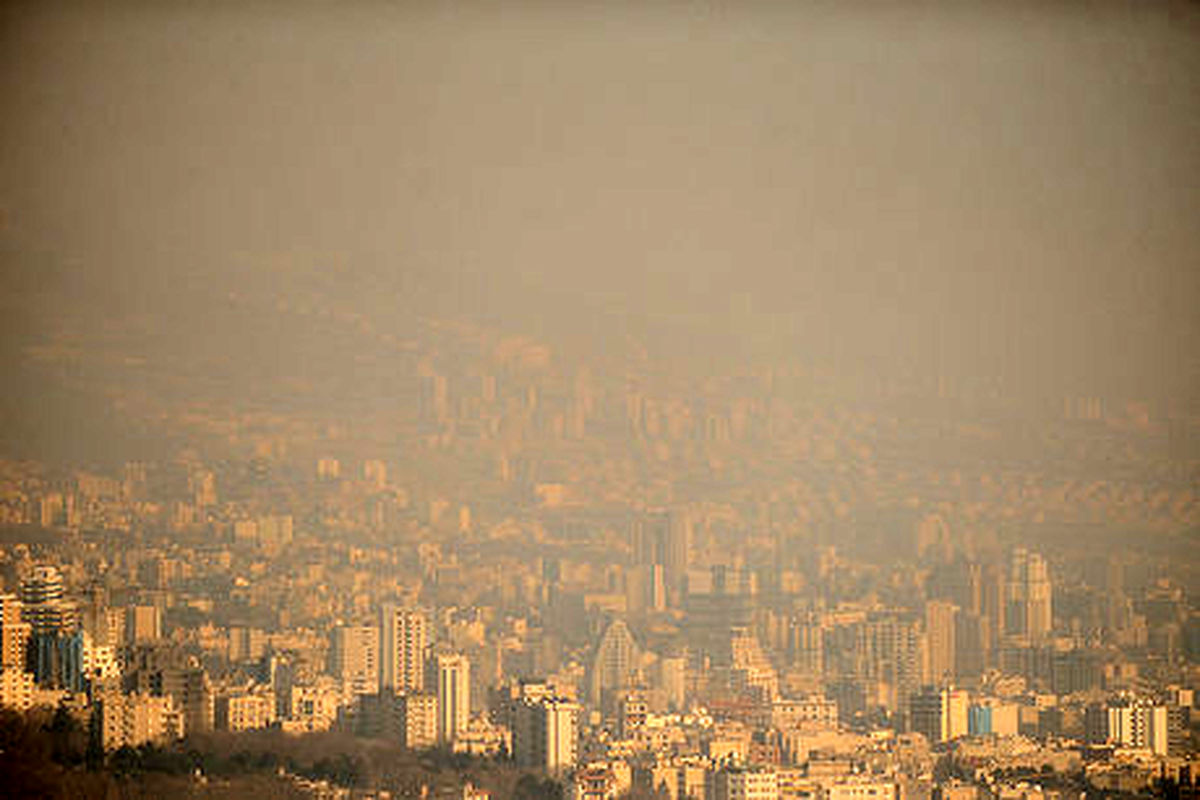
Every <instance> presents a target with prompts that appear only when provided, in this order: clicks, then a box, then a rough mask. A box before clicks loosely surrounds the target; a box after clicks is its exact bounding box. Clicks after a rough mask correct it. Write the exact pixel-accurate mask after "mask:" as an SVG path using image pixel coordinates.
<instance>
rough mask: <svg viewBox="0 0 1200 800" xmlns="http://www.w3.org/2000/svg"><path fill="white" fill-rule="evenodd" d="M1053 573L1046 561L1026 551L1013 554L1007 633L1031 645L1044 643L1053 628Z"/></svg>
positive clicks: (1022, 549)
mask: <svg viewBox="0 0 1200 800" xmlns="http://www.w3.org/2000/svg"><path fill="white" fill-rule="evenodd" d="M1052 618H1053V617H1052V608H1051V586H1050V571H1049V569H1048V568H1047V567H1046V560H1045V559H1044V558H1042V557H1041V556H1040V555H1038V554H1037V553H1031V552H1029V551H1028V550H1026V549H1025V548H1023V547H1018V548H1016V549H1014V550H1013V553H1012V561H1011V563H1010V565H1009V575H1008V591H1007V597H1006V603H1005V628H1006V630H1007V632H1009V633H1013V634H1016V635H1019V636H1025V637H1027V638H1028V639H1029V640H1031V641H1037V640H1040V639H1044V638H1045V637H1046V636H1047V635H1049V633H1050V629H1051V627H1052Z"/></svg>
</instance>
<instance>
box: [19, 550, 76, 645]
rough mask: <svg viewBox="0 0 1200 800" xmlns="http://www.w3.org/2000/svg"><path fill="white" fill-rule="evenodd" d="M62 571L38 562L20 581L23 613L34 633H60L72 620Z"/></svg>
mask: <svg viewBox="0 0 1200 800" xmlns="http://www.w3.org/2000/svg"><path fill="white" fill-rule="evenodd" d="M65 596H66V595H65V590H64V588H63V580H62V575H61V574H60V573H59V571H58V568H57V567H53V566H41V567H37V568H35V569H34V571H33V574H32V575H30V576H29V577H28V578H26V579H25V580H23V581H21V603H22V605H23V617H24V620H25V622H28V623H29V625H30V628H31V632H32V633H33V634H35V635H37V634H43V633H54V634H57V633H60V632H62V631H63V629H64V628H67V627H68V626H69V624H70V622H71V613H70V611H71V609H70V608H69V606H68V605H67V602H66V599H65Z"/></svg>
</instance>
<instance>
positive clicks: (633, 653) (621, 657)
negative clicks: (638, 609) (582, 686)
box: [591, 619, 638, 705]
mask: <svg viewBox="0 0 1200 800" xmlns="http://www.w3.org/2000/svg"><path fill="white" fill-rule="evenodd" d="M637 665H638V648H637V643H636V642H635V641H634V639H633V634H632V633H630V632H629V627H628V626H627V625H626V624H625V623H624V621H622V620H619V619H618V620H614V621H613V622H612V624H610V625H609V626H608V628H607V629H606V630H605V631H604V635H603V636H602V637H600V643H599V644H598V645H597V646H596V652H595V655H594V657H593V658H592V673H591V698H592V702H593V703H594V704H597V705H599V704H600V703H601V702H602V701H603V699H604V698H605V696H606V693H610V692H614V691H621V690H624V689H628V688H630V687H631V686H632V685H633V684H634V682H635V670H636V669H637Z"/></svg>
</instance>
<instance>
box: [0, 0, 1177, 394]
mask: <svg viewBox="0 0 1200 800" xmlns="http://www.w3.org/2000/svg"><path fill="white" fill-rule="evenodd" d="M280 11H281V9H280V8H278V7H276V6H274V5H272V4H268V3H252V4H249V5H248V6H245V7H242V6H228V5H222V4H198V5H187V4H181V3H167V4H137V3H130V4H117V5H115V6H111V7H109V6H106V7H105V8H104V9H100V8H98V7H94V6H91V5H89V4H79V5H69V4H59V3H36V4H12V5H10V6H9V7H8V8H6V10H5V12H4V14H5V16H4V22H3V37H4V46H3V48H2V51H3V55H0V59H3V63H4V64H5V69H4V70H3V76H2V77H0V81H3V84H2V89H0V93H2V96H3V103H4V109H3V115H2V116H3V121H2V122H0V126H2V127H0V131H2V136H3V140H4V142H5V147H4V149H3V151H0V186H2V187H3V188H2V189H0V211H2V218H3V225H2V226H0V244H2V246H3V247H2V252H3V258H4V267H3V269H4V274H5V276H6V285H7V286H8V289H9V291H7V292H6V293H5V294H6V301H5V319H6V322H5V323H4V328H3V338H4V340H5V342H6V346H5V347H4V351H5V360H6V362H7V364H8V365H9V366H10V367H11V366H12V365H13V364H14V363H16V362H21V361H23V360H24V359H26V358H27V356H28V352H29V348H31V347H36V346H39V345H44V344H46V342H47V340H48V339H50V338H52V337H53V336H54V335H57V334H59V333H61V331H62V330H63V329H64V328H65V329H69V330H70V331H72V332H73V334H74V335H75V336H77V337H79V341H83V342H90V341H96V340H98V338H103V336H106V335H109V334H111V333H112V332H113V330H115V329H121V328H122V326H126V328H127V330H126V333H128V332H129V330H130V328H129V326H134V328H132V329H136V330H137V331H139V333H138V336H142V337H144V340H145V341H147V342H149V341H151V340H156V341H158V342H159V344H158V345H156V346H157V347H160V348H161V350H162V353H161V355H162V357H164V358H176V359H179V360H187V358H188V354H189V353H190V352H191V349H190V348H191V344H189V342H191V341H193V340H194V338H195V336H196V335H198V334H197V333H196V331H201V330H203V329H204V327H205V324H206V320H209V319H213V318H218V317H220V315H221V314H222V313H224V312H223V311H222V309H223V308H224V304H226V302H227V298H228V297H229V296H230V293H240V294H241V295H251V296H256V297H258V298H259V299H260V300H261V299H263V298H267V297H270V298H276V299H281V300H283V301H284V302H286V301H287V299H288V298H297V297H302V296H305V293H311V292H314V291H315V292H318V293H319V294H321V295H322V296H323V297H324V298H325V299H326V300H327V301H328V303H329V304H331V306H333V307H337V308H341V309H362V310H363V311H364V312H365V313H368V314H369V315H370V316H371V318H372V320H373V322H374V323H376V324H382V325H383V326H385V327H389V328H394V329H395V330H397V331H402V330H404V329H405V328H406V326H408V325H410V324H411V321H412V318H413V317H414V316H416V315H424V316H444V317H458V318H466V319H476V320H483V321H486V322H489V323H494V324H497V325H500V326H502V327H504V328H506V329H508V330H512V331H516V332H526V333H532V334H534V335H539V336H542V337H543V338H545V339H546V340H547V341H549V342H550V343H551V344H554V345H555V346H559V345H562V346H579V347H583V348H584V349H587V350H589V351H591V352H613V351H614V350H619V349H620V348H623V347H624V346H625V342H626V341H627V340H628V339H635V340H637V341H638V343H639V346H644V347H645V348H647V350H648V351H649V352H650V353H651V355H653V356H655V357H657V358H661V359H664V360H666V361H668V362H670V361H675V362H679V360H680V359H683V358H685V357H693V356H695V352H696V351H700V352H701V353H702V358H701V367H700V369H703V364H704V363H714V364H715V363H719V364H722V365H734V366H736V365H738V364H747V363H754V362H770V361H772V360H779V359H782V358H796V359H801V360H810V361H813V362H818V363H825V364H832V365H833V366H834V367H835V368H837V369H842V370H846V371H851V372H853V371H862V370H867V371H871V370H878V371H882V372H887V371H890V370H897V371H905V370H910V371H911V370H915V371H916V372H918V373H920V374H927V375H939V374H945V375H950V376H956V375H957V376H968V377H980V376H982V377H999V378H1002V379H1004V380H1005V382H1006V383H1007V385H1008V386H1009V387H1010V388H1012V389H1014V390H1018V391H1031V392H1037V393H1042V394H1046V395H1050V396H1053V395H1055V394H1073V393H1083V394H1104V393H1112V394H1115V395H1121V396H1128V397H1145V398H1148V399H1152V400H1155V401H1160V400H1163V399H1171V400H1172V401H1174V403H1176V404H1178V405H1181V406H1182V407H1194V406H1195V404H1196V402H1197V400H1198V398H1200V395H1198V394H1197V384H1198V382H1200V381H1198V375H1200V351H1198V349H1197V341H1200V337H1198V334H1200V324H1198V317H1200V315H1197V314H1196V312H1195V307H1196V298H1197V297H1200V270H1198V269H1196V267H1197V263H1196V258H1197V252H1198V248H1197V243H1198V242H1197V238H1198V236H1200V233H1198V228H1197V226H1196V224H1195V220H1196V219H1198V218H1200V213H1198V212H1200V203H1198V202H1197V200H1198V192H1200V181H1198V180H1197V178H1198V177H1200V145H1198V144H1197V142H1200V136H1197V135H1196V134H1197V132H1198V131H1200V102H1198V101H1197V98H1198V97H1200V86H1198V85H1197V84H1198V83H1200V47H1197V46H1196V44H1197V41H1198V39H1200V36H1198V34H1200V14H1198V13H1197V9H1196V7H1195V5H1194V4H1191V5H1182V4H1152V5H1137V4H1097V5H1089V6H1078V7H1064V6H1053V7H1051V6H1044V5H1037V4H1016V5H1006V6H1004V7H985V6H976V5H968V6H949V5H942V6H938V5H934V4H914V5H905V6H903V7H899V6H897V7H891V6H880V5H868V4H846V5H822V4H812V5H804V6H800V5H796V6H791V5H786V4H772V3H751V4H740V5H738V6H737V7H731V8H701V7H695V6H690V5H685V4H675V3H664V4H660V5H654V6H653V7H648V8H647V7H640V6H635V5H634V4H618V5H606V6H604V7H601V6H592V5H584V4H578V5H571V6H569V7H559V6H555V5H552V4H539V3H528V4H520V5H506V6H505V7H504V8H503V10H501V9H500V8H493V7H484V6H468V5H465V4H464V5H458V4H449V5H438V4H425V3H412V4H400V5H397V6H389V5H387V4H383V3H368V4H353V5H344V6H343V5H340V4H334V3H300V4H292V5H290V6H288V9H287V13H280ZM136 326H141V327H140V328H137V327H136ZM280 330H281V328H279V326H278V325H274V324H273V323H272V324H267V323H266V322H261V321H260V322H254V323H253V324H248V325H247V326H245V327H242V328H238V329H236V330H233V329H230V330H228V331H223V330H221V329H219V328H218V329H215V330H213V331H212V332H211V336H213V337H217V338H218V339H219V337H221V336H222V335H224V334H226V333H227V334H228V335H229V336H231V337H232V340H231V341H230V342H227V343H224V344H221V343H220V342H218V343H217V346H218V347H226V348H227V349H230V350H233V349H238V347H239V343H243V342H247V341H253V342H258V343H259V344H260V345H261V347H262V350H263V354H262V358H263V364H264V365H268V366H270V365H273V364H275V362H276V355H279V356H281V357H282V359H283V360H284V361H286V360H287V359H288V358H289V357H290V355H293V354H289V353H288V352H286V351H287V350H288V348H289V347H290V346H291V345H290V344H289V342H290V341H291V340H290V339H289V337H288V336H286V335H283V334H281V333H280ZM294 355H295V356H296V357H300V356H301V355H302V354H300V353H296V354H294Z"/></svg>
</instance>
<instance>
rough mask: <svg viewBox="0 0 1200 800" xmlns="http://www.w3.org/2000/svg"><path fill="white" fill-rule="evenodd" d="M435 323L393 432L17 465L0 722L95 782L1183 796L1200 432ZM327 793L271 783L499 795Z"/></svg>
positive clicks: (1132, 405)
mask: <svg viewBox="0 0 1200 800" xmlns="http://www.w3.org/2000/svg"><path fill="white" fill-rule="evenodd" d="M346 324H353V325H354V326H355V327H356V330H367V326H366V325H364V324H361V321H356V320H347V321H346ZM423 329H424V331H425V334H424V336H425V338H421V339H418V340H414V341H412V342H403V343H396V344H395V345H394V348H395V349H396V352H397V354H398V355H397V358H398V361H397V362H396V363H397V365H398V366H399V367H400V368H401V369H402V370H408V373H407V374H404V373H403V372H401V373H400V374H398V375H396V376H395V378H396V380H398V381H400V382H401V383H404V384H407V385H409V386H410V387H411V393H410V394H408V395H407V396H409V397H411V398H413V399H412V401H410V402H408V403H402V402H398V403H397V404H396V405H395V407H394V414H393V415H391V416H390V417H386V418H385V419H387V420H389V421H390V425H389V423H388V422H380V421H378V420H368V419H362V420H357V421H356V420H342V421H340V422H337V421H334V420H324V419H318V418H315V417H311V416H310V417H306V416H305V415H303V414H300V413H296V414H293V415H289V414H287V413H276V414H270V415H267V414H262V413H253V412H248V413H243V414H242V415H240V416H238V415H230V416H225V417H219V416H217V415H216V414H215V413H214V412H213V410H212V409H211V408H209V409H208V410H206V409H205V408H201V407H196V408H187V407H179V408H168V407H164V408H161V409H154V410H153V413H151V410H150V409H145V410H144V411H143V413H144V414H145V415H146V416H149V417H152V418H158V419H160V420H162V422H161V423H159V424H161V425H163V426H167V427H171V428H172V431H171V432H172V434H173V435H172V437H171V438H173V439H175V440H181V441H186V442H188V443H189V445H188V446H186V447H184V448H182V449H180V450H179V451H178V452H176V453H174V454H173V456H171V457H169V458H164V459H162V460H159V461H129V462H125V463H123V465H121V466H119V467H114V468H113V469H111V470H110V471H108V472H104V471H93V470H86V469H80V468H73V467H70V466H66V465H58V466H53V467H52V466H49V465H44V464H39V463H36V462H32V461H8V462H5V463H4V465H3V480H2V483H0V487H2V494H0V510H2V514H3V522H4V524H5V531H6V533H5V545H4V547H3V550H0V569H2V571H0V576H2V578H3V583H4V591H5V592H6V593H5V594H4V595H3V600H2V602H3V617H2V619H3V642H4V645H3V653H4V672H3V683H2V684H0V686H2V688H3V695H2V700H3V703H4V705H5V706H8V707H10V708H14V709H17V710H20V711H30V710H31V709H39V708H40V709H48V710H52V709H56V708H57V709H64V710H65V713H67V714H69V715H70V718H71V719H73V720H75V721H76V723H77V724H78V726H79V729H80V730H84V731H89V732H90V736H91V737H92V738H93V739H94V746H96V747H98V748H100V749H102V750H103V751H104V752H107V753H109V754H112V753H113V752H116V751H120V750H121V749H122V748H139V747H145V746H147V745H152V746H156V747H161V748H170V747H172V746H176V745H175V743H176V742H178V741H180V740H183V741H185V742H186V741H188V739H189V737H192V738H195V737H197V736H202V735H206V734H211V733H212V732H214V731H216V732H230V733H234V734H239V735H240V734H243V733H245V732H249V731H275V732H279V733H280V734H281V735H284V736H288V737H304V736H311V735H313V734H314V732H335V733H340V734H345V735H346V736H348V737H354V738H356V739H359V740H362V741H377V740H382V741H386V742H388V743H392V744H394V745H395V746H397V747H398V748H400V749H403V750H405V751H423V750H426V749H431V750H433V751H437V750H439V749H441V750H444V751H449V752H452V753H456V754H464V755H466V756H469V757H471V758H472V759H479V760H480V761H481V762H487V761H489V760H490V761H493V762H500V763H505V764H510V765H512V766H513V768H515V769H516V770H518V771H526V772H530V773H532V774H536V775H539V776H545V777H546V778H550V779H553V780H554V781H555V782H556V783H555V786H556V787H557V789H556V790H557V791H561V792H563V795H562V796H564V797H576V798H609V797H622V796H636V797H660V796H661V797H669V798H689V797H691V798H697V800H699V798H733V797H738V798H762V799H765V798H777V797H778V798H820V799H821V800H825V799H826V798H830V799H831V800H848V799H851V798H853V799H858V798H864V799H866V798H871V799H874V798H880V799H881V800H898V798H915V797H929V796H931V795H935V796H938V797H943V798H951V797H953V798H983V797H998V798H1030V799H1031V800H1032V798H1050V797H1068V796H1070V797H1075V796H1078V795H1079V794H1080V793H1081V792H1084V791H1096V790H1104V791H1109V792H1114V793H1118V794H1120V793H1128V794H1130V795H1136V794H1138V793H1141V792H1145V791H1149V790H1152V789H1153V788H1154V787H1157V786H1160V785H1161V784H1162V782H1163V781H1177V782H1181V783H1182V784H1185V785H1191V783H1192V780H1193V778H1192V776H1193V775H1194V774H1195V772H1194V770H1195V765H1196V739H1195V737H1196V731H1195V729H1194V727H1193V718H1192V716H1191V708H1192V705H1193V687H1194V686H1195V682H1196V678H1197V654H1198V649H1200V612H1198V610H1197V608H1196V607H1195V605H1194V599H1193V597H1192V595H1191V593H1189V591H1188V589H1189V587H1194V586H1195V582H1196V574H1195V571H1196V568H1197V566H1198V564H1197V559H1196V557H1195V556H1196V552H1195V547H1196V542H1195V539H1194V536H1195V530H1196V526H1197V525H1198V524H1200V499H1198V497H1197V494H1196V483H1195V481H1196V474H1197V473H1196V461H1195V457H1194V456H1195V454H1194V447H1193V445H1192V444H1191V443H1192V442H1194V441H1195V437H1196V435H1197V433H1196V421H1195V419H1194V418H1185V417H1183V416H1180V415H1174V416H1172V415H1171V412H1170V410H1169V409H1162V408H1153V407H1151V406H1150V405H1149V404H1147V403H1145V402H1139V401H1136V400H1132V399H1131V400H1126V401H1124V402H1117V401H1110V400H1105V399H1103V398H1098V397H1066V398H1058V399H1057V400H1056V401H1054V402H1051V401H1049V400H1047V401H1046V402H1045V403H1043V404H1042V405H1040V406H1039V405H1038V404H1035V403H1031V402H1018V401H1016V400H1014V399H1012V398H1006V397H1005V396H1004V395H1003V393H1002V391H1001V390H999V389H997V388H996V387H992V386H988V385H986V384H984V385H976V384H971V383H962V384H959V383H956V382H954V381H952V380H949V379H943V380H940V381H937V382H934V383H932V384H930V385H927V386H926V385H922V384H921V383H920V382H919V381H915V380H914V381H911V382H908V383H905V382H904V381H902V380H892V381H882V380H881V381H877V382H875V383H874V384H870V383H866V382H863V381H859V382H857V383H853V385H845V384H844V383H843V385H838V384H837V383H836V381H835V380H834V379H833V378H832V377H831V376H828V375H822V374H820V372H819V371H816V370H813V369H807V368H804V367H802V366H801V365H799V364H783V365H778V366H774V367H766V368H763V369H760V370H756V371H753V372H747V373H745V374H738V375H729V376H725V377H719V378H718V377H713V376H711V375H710V376H706V377H705V378H704V380H703V381H689V380H688V379H687V378H686V376H682V375H678V374H674V373H673V371H672V369H671V368H670V367H669V366H662V367H659V368H657V369H656V367H655V365H654V364H652V363H648V362H645V361H643V362H640V363H636V364H629V363H626V364H621V365H617V364H614V363H606V362H597V363H583V362H575V363H572V362H571V361H568V360H566V357H564V356H561V355H560V354H556V353H555V352H554V351H553V349H552V348H551V347H550V346H549V345H547V344H545V343H541V342H538V341H536V340H534V339H531V338H529V337H523V336H512V335H507V336H506V335H501V334H499V333H496V332H492V331H489V330H487V329H484V328H480V327H478V326H470V325H467V324H465V323H458V324H455V325H448V324H445V323H442V322H434V321H429V322H427V323H425V324H424V327H423ZM618 367H620V368H619V369H618ZM119 400H120V398H118V401H119ZM129 402H134V400H133V399H130V400H129ZM896 408H903V409H905V411H903V412H900V413H898V412H895V411H889V410H888V409H896ZM460 766H461V765H460ZM351 777H352V780H350V781H348V782H347V783H346V785H339V784H338V783H337V782H336V781H331V780H329V779H328V778H323V779H320V780H318V779H316V778H313V779H311V780H310V779H308V778H303V777H299V776H298V777H296V778H295V780H296V781H298V783H295V784H294V785H295V786H296V787H305V788H304V791H308V792H310V794H309V795H308V796H313V797H324V796H329V797H333V796H346V797H386V796H395V797H404V796H417V795H421V796H426V795H428V794H429V793H431V792H432V793H433V794H432V795H429V796H454V797H459V796H462V797H473V798H474V797H488V796H499V795H489V794H488V792H489V788H488V787H487V786H484V785H482V784H477V783H472V782H471V781H469V780H465V779H464V778H462V777H461V774H460V771H458V770H450V771H448V772H446V773H445V774H441V775H440V776H439V777H437V778H431V779H429V780H428V781H427V782H425V783H421V784H420V785H407V784H406V783H405V779H404V778H403V777H397V776H392V778H391V779H390V780H391V782H390V783H389V782H388V780H389V778H387V777H386V776H381V775H374V774H370V773H367V772H361V773H358V772H355V773H352V774H351ZM280 780H282V779H280ZM322 780H323V781H324V782H321V781H322ZM306 781H307V782H306ZM375 781H378V783H375ZM537 791H547V790H545V789H544V787H542V788H539V789H538V790H537ZM339 792H340V794H339ZM389 793H390V795H389ZM414 793H415V794H414ZM422 793H424V794H422ZM536 793H537V792H535V794H536Z"/></svg>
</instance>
